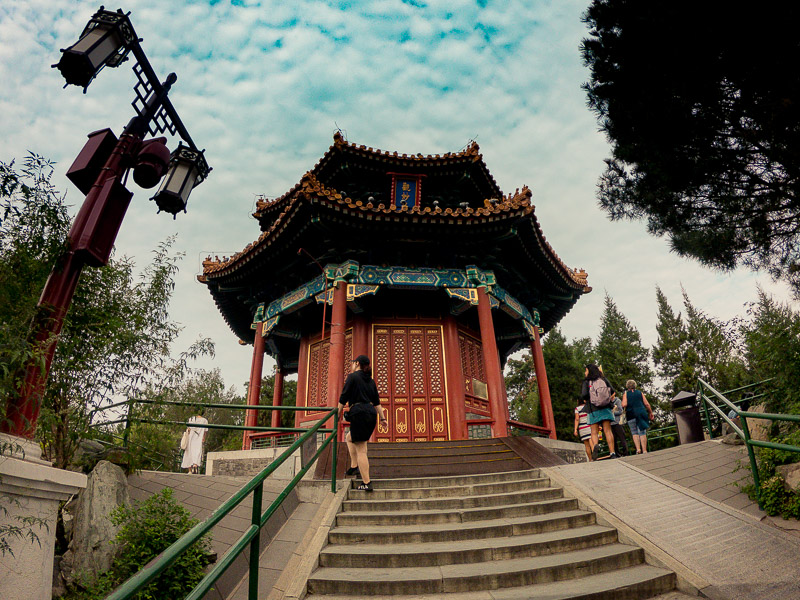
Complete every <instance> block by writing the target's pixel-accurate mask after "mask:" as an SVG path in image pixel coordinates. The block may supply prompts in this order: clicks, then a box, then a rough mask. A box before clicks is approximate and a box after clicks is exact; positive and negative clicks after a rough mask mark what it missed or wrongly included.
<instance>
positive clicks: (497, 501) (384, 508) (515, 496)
mask: <svg viewBox="0 0 800 600" xmlns="http://www.w3.org/2000/svg"><path fill="white" fill-rule="evenodd" d="M555 489H558V488H550V487H546V488H531V489H527V490H521V491H514V492H503V493H500V494H483V495H480V496H450V497H447V496H444V497H437V498H393V499H381V500H345V501H344V502H343V503H342V511H343V512H348V513H349V512H353V513H361V512H374V513H378V512H396V511H398V510H400V511H402V510H403V509H407V510H415V511H416V510H420V509H421V510H429V508H427V507H434V506H441V508H478V507H481V506H484V507H488V506H501V505H505V504H520V503H521V502H523V501H524V502H526V503H527V502H536V501H537V500H536V498H537V497H538V496H541V495H542V494H540V493H538V492H539V491H540V490H555ZM562 494H563V491H562ZM545 495H546V494H545ZM464 505H468V506H464ZM470 505H471V506H470Z"/></svg>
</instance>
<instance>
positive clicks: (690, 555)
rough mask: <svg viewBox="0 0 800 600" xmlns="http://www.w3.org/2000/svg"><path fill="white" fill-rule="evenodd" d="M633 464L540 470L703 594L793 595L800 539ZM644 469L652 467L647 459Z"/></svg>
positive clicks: (772, 598) (751, 599)
mask: <svg viewBox="0 0 800 600" xmlns="http://www.w3.org/2000/svg"><path fill="white" fill-rule="evenodd" d="M662 452H664V451H660V452H656V453H653V454H654V456H653V457H649V456H648V457H645V458H647V459H648V460H653V461H654V462H656V461H660V459H658V457H657V455H658V454H660V453H662ZM633 462H635V459H634V458H631V459H630V460H613V461H610V460H605V461H600V462H597V463H581V464H575V465H565V466H561V467H551V468H549V469H547V471H548V472H550V471H552V472H553V474H554V478H555V477H558V478H561V479H564V480H566V481H568V482H569V485H570V487H572V488H573V491H577V492H578V493H577V494H576V495H578V496H579V499H581V498H583V500H584V501H588V502H589V503H594V504H596V505H597V506H598V507H600V508H601V509H603V510H605V511H608V512H609V513H611V515H614V516H616V517H617V518H619V519H620V520H622V521H624V522H625V523H626V524H627V525H628V526H629V527H631V528H632V529H633V530H634V531H635V532H636V533H638V534H639V535H640V536H642V537H643V538H644V539H645V540H647V541H648V542H649V543H650V544H652V545H653V546H654V547H656V548H658V549H659V550H660V551H662V552H664V553H666V555H667V556H668V557H671V560H674V561H677V563H679V564H680V565H682V566H683V568H684V569H685V571H687V572H690V573H694V574H696V575H697V576H699V577H700V578H702V579H703V580H705V582H706V583H707V584H709V586H708V587H707V588H705V589H704V590H703V591H704V593H706V594H707V595H708V597H710V598H728V599H730V600H789V599H795V598H800V539H798V538H797V537H795V536H792V535H790V534H788V533H786V532H783V531H780V530H779V529H776V528H774V527H771V526H769V525H766V524H764V523H761V522H759V521H758V520H756V519H754V518H753V516H751V515H749V514H746V513H744V512H741V511H740V510H736V509H734V508H731V507H730V506H726V505H725V504H722V503H720V502H717V501H715V500H712V499H710V498H708V497H706V496H704V495H702V494H701V493H699V492H697V491H694V490H692V489H689V488H687V487H684V486H682V485H679V484H677V483H675V482H673V481H669V480H667V479H665V478H662V477H659V476H656V475H655V474H653V473H650V472H647V471H645V470H643V469H641V468H639V467H637V466H635V465H634V464H632V463H633ZM650 467H651V468H654V469H655V468H656V467H655V466H654V465H653V464H652V463H651V464H650ZM662 468H665V469H666V468H667V467H666V465H662ZM720 468H721V467H720ZM697 474H699V473H697ZM672 476H673V477H676V478H677V477H680V476H681V473H679V472H678V471H675V472H673V474H672ZM698 479H699V478H698ZM714 479H715V480H716V479H718V478H717V477H715V478H714ZM721 484H722V481H719V482H717V483H715V484H714V486H713V488H712V489H709V491H708V493H711V492H712V491H713V489H723V488H725V487H726V486H727V485H728V484H727V483H726V484H725V485H721ZM692 485H696V486H700V485H702V483H701V482H697V483H692Z"/></svg>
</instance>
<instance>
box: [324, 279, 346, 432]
mask: <svg viewBox="0 0 800 600" xmlns="http://www.w3.org/2000/svg"><path fill="white" fill-rule="evenodd" d="M346 320H347V283H346V282H344V281H339V282H338V283H337V284H336V286H335V287H334V288H333V310H331V338H330V353H329V355H328V406H331V407H333V406H336V405H337V404H338V403H339V396H340V395H341V392H342V385H343V384H344V327H345V322H346ZM330 425H333V420H331V421H330ZM339 434H340V435H341V431H340V432H339Z"/></svg>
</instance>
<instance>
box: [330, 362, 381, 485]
mask: <svg viewBox="0 0 800 600" xmlns="http://www.w3.org/2000/svg"><path fill="white" fill-rule="evenodd" d="M345 406H348V407H349V409H348V412H347V417H346V418H347V420H348V421H349V422H350V431H349V432H348V433H347V437H346V438H345V441H346V442H347V452H348V454H349V455H350V468H349V469H347V471H346V474H347V475H359V476H360V477H361V481H362V483H361V485H360V486H358V487H357V488H356V489H357V490H364V491H366V492H371V491H372V480H371V479H370V476H369V459H368V458H367V441H368V440H369V438H370V437H372V432H373V431H375V425H377V422H378V412H379V411H380V419H381V424H382V425H384V426H386V425H388V421H387V418H386V411H385V409H384V408H383V406H381V399H380V397H378V387H377V386H376V385H375V380H374V379H372V367H370V364H369V358H367V357H366V356H364V355H363V354H362V355H360V356H357V357H356V358H355V360H353V366H352V368H351V370H350V374H349V375H348V376H347V379H346V380H345V382H344V387H343V388H342V394H341V396H340V397H339V419H340V420H341V419H342V416H343V413H344V410H345Z"/></svg>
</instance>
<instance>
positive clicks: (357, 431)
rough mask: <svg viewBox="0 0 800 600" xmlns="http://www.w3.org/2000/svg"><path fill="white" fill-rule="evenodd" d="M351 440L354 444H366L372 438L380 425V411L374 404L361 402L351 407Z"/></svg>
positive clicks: (349, 416) (349, 417)
mask: <svg viewBox="0 0 800 600" xmlns="http://www.w3.org/2000/svg"><path fill="white" fill-rule="evenodd" d="M347 420H348V421H350V439H351V440H352V441H354V442H366V441H368V440H369V438H370V437H372V432H373V431H375V425H377V424H378V411H377V410H376V409H375V407H374V406H372V404H367V403H366V402H359V403H358V404H354V405H353V406H351V407H350V411H349V412H348V419H347Z"/></svg>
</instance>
